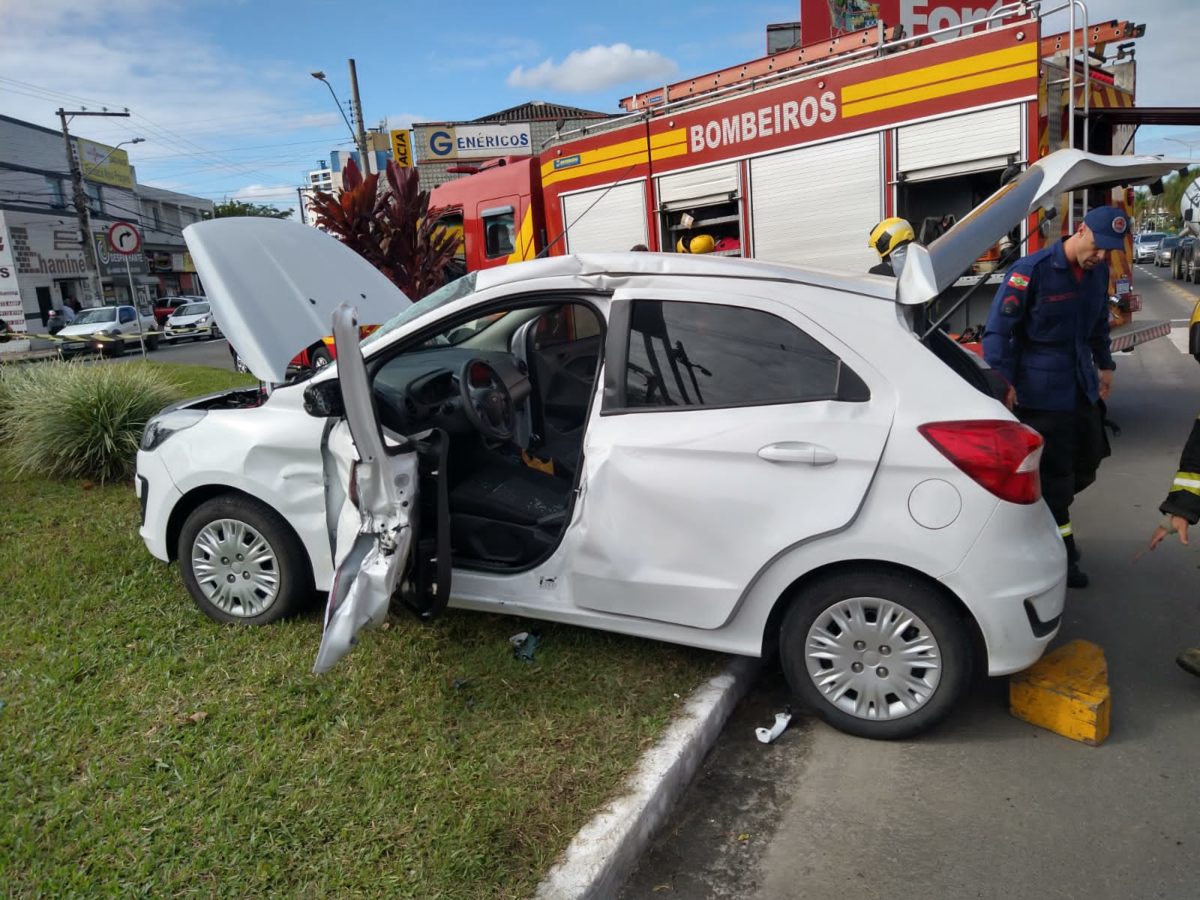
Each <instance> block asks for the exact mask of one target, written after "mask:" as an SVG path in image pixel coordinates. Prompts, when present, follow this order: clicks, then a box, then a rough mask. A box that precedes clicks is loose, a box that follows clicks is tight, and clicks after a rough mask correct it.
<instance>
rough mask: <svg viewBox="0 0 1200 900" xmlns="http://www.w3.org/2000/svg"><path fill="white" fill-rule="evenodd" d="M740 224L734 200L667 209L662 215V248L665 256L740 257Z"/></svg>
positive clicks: (735, 200)
mask: <svg viewBox="0 0 1200 900" xmlns="http://www.w3.org/2000/svg"><path fill="white" fill-rule="evenodd" d="M741 221H742V217H741V212H740V210H739V204H738V201H737V199H736V198H734V199H729V200H725V201H722V202H719V203H710V204H705V205H700V206H693V207H689V208H687V209H671V210H667V211H666V212H664V213H663V214H662V230H663V235H662V238H663V240H662V249H663V251H664V252H666V253H708V254H711V255H714V256H741V255H742V224H741Z"/></svg>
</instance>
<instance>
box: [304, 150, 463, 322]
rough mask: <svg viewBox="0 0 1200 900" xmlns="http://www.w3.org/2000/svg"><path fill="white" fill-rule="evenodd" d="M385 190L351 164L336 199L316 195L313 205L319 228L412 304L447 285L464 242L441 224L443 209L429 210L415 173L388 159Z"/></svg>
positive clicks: (375, 178) (320, 193) (372, 176)
mask: <svg viewBox="0 0 1200 900" xmlns="http://www.w3.org/2000/svg"><path fill="white" fill-rule="evenodd" d="M384 177H385V179H386V186H385V187H384V188H383V190H382V191H380V187H379V175H378V174H376V173H371V174H369V175H367V176H366V177H365V178H364V177H363V176H362V174H361V173H360V172H359V170H358V167H357V166H356V165H355V164H354V162H353V161H351V162H350V163H348V164H347V166H346V168H345V169H344V170H343V172H342V187H341V189H340V190H338V192H337V193H336V194H328V193H325V192H324V191H317V192H316V193H315V194H314V199H313V201H312V203H311V204H310V206H311V208H312V211H313V214H314V216H315V221H316V223H317V225H318V226H319V227H321V228H324V229H325V230H326V231H328V232H329V233H330V234H332V235H334V236H335V237H337V238H338V239H339V240H340V241H342V242H343V243H344V244H346V246H348V247H350V248H351V249H352V250H354V251H355V252H357V253H358V254H359V255H361V256H362V257H363V258H364V259H366V260H367V261H368V262H369V263H371V265H373V266H375V268H377V269H379V271H381V272H382V273H383V274H384V275H386V276H387V278H388V279H389V280H390V281H391V282H392V283H393V284H395V285H396V286H397V287H398V288H400V290H402V291H403V292H404V293H405V295H406V296H407V297H408V298H409V299H411V300H419V299H420V298H422V297H424V296H425V295H426V294H429V293H431V292H432V291H435V290H437V289H438V288H439V287H441V286H442V285H443V284H444V283H445V281H446V272H447V267H448V266H449V265H450V264H451V262H452V261H453V259H454V255H455V253H456V252H457V250H458V248H459V244H460V243H461V241H462V238H461V237H460V236H459V235H458V234H455V233H454V232H451V231H450V230H448V229H447V228H445V227H443V226H442V225H439V224H438V217H439V214H440V213H441V210H440V209H430V208H429V192H428V191H423V190H421V189H420V187H419V183H418V176H417V170H416V169H411V168H407V169H406V168H401V167H400V166H398V165H396V163H395V161H394V160H388V164H387V170H386V172H385V173H384Z"/></svg>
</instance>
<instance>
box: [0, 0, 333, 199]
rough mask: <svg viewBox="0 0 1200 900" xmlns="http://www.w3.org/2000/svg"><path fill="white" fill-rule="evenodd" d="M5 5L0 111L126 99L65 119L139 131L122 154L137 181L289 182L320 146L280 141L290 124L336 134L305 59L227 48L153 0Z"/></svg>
mask: <svg viewBox="0 0 1200 900" xmlns="http://www.w3.org/2000/svg"><path fill="white" fill-rule="evenodd" d="M0 4H3V0H0ZM8 6H9V5H5V12H4V14H3V16H0V18H3V20H4V28H3V29H0V79H2V80H0V97H2V98H3V104H2V108H0V112H3V113H4V114H6V115H10V116H13V117H15V118H18V119H23V120H25V121H29V122H34V123H37V124H39V125H44V126H47V127H50V128H54V129H56V130H57V128H58V127H59V120H58V116H57V115H55V110H56V109H57V108H58V107H60V106H63V107H66V108H67V109H81V108H86V109H88V110H98V109H100V108H101V107H107V108H109V109H112V110H122V109H128V110H129V111H130V113H131V115H130V117H129V118H87V117H79V118H76V119H74V121H73V122H72V123H71V132H72V134H75V135H77V136H79V137H85V138H89V139H92V140H97V141H101V142H103V143H108V144H116V143H117V142H120V141H125V140H128V139H129V138H131V137H134V136H137V137H142V138H144V139H145V143H142V144H139V146H138V147H137V148H132V149H133V152H132V153H130V159H131V161H132V162H133V163H134V165H135V166H137V168H138V175H139V178H140V179H141V180H142V181H144V182H146V183H150V184H162V185H164V186H166V185H170V186H171V188H172V189H174V190H178V191H181V192H184V193H196V194H199V195H201V196H208V197H212V196H214V195H217V196H219V195H221V194H223V193H225V192H228V193H229V194H231V195H232V194H233V193H234V191H236V190H238V189H239V188H240V187H241V186H242V185H244V184H245V183H246V182H255V183H257V184H259V185H262V184H272V183H277V182H283V181H287V180H289V179H295V180H296V181H299V180H300V177H301V176H300V172H301V171H302V170H304V169H305V168H311V167H312V162H311V160H310V157H311V158H312V159H315V158H316V157H317V154H318V153H320V152H324V151H323V150H321V149H320V148H319V143H318V141H317V140H313V141H311V142H310V146H311V147H312V148H313V149H309V150H298V149H291V147H292V146H295V145H296V142H297V141H298V136H297V132H306V134H305V133H302V134H300V135H299V137H310V138H324V137H328V138H329V139H330V142H331V143H332V142H333V141H334V140H335V136H336V138H337V139H344V137H343V133H344V129H345V126H344V123H343V121H342V119H341V117H340V116H339V114H338V112H337V110H336V109H334V108H333V103H332V100H331V99H330V98H329V97H328V96H327V95H326V94H324V93H323V91H324V89H323V88H322V87H321V86H320V85H317V84H314V82H313V81H312V79H311V77H310V76H309V75H308V72H307V70H303V69H298V68H297V67H295V66H287V67H281V66H280V65H279V64H277V63H276V62H274V61H272V60H270V59H269V58H263V59H255V60H249V59H244V58H239V57H238V56H236V55H234V54H232V53H230V52H228V51H226V50H225V49H224V48H222V47H221V46H219V45H218V44H217V43H215V42H214V41H212V40H211V39H209V38H208V37H207V36H206V35H204V34H203V33H199V32H197V31H196V30H195V29H189V28H188V27H187V26H186V25H185V24H184V23H183V21H182V19H181V18H180V17H177V16H174V15H173V6H174V4H171V3H168V2H164V0H130V2H128V3H121V4H118V5H116V6H103V5H101V6H97V5H96V4H94V3H87V2H86V0H39V2H38V3H33V4H11V6H12V8H11V9H9V8H8ZM48 59H50V60H53V65H47V64H46V60H48ZM268 136H269V137H268ZM264 138H266V140H264ZM269 141H274V142H275V143H276V144H277V145H278V147H279V148H280V149H277V150H276V151H274V153H272V152H271V151H270V150H269V149H267V148H261V149H259V151H258V152H256V153H255V154H254V156H253V157H250V156H248V155H247V154H246V153H237V152H232V151H231V150H228V149H226V148H235V147H237V146H238V145H242V144H252V145H264V144H268V142H269ZM284 147H287V148H288V149H287V150H283V149H282V148H284ZM140 158H145V160H146V162H145V163H144V164H143V163H142V162H141V161H140Z"/></svg>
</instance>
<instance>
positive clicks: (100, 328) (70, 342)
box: [58, 306, 159, 356]
mask: <svg viewBox="0 0 1200 900" xmlns="http://www.w3.org/2000/svg"><path fill="white" fill-rule="evenodd" d="M58 338H59V341H60V343H59V345H58V349H59V352H60V353H61V354H62V355H63V356H74V355H76V354H79V353H103V354H104V355H105V356H120V355H121V354H123V353H124V352H125V351H126V349H133V350H136V349H140V347H141V343H140V342H141V341H143V340H144V341H145V342H146V349H147V350H157V349H158V340H159V338H158V326H157V324H156V323H155V321H154V316H152V315H150V314H149V313H140V314H139V312H138V310H137V309H136V308H135V307H133V306H95V307H91V308H89V309H85V310H81V311H80V312H78V313H76V314H75V321H73V322H72V323H71V324H70V325H66V326H64V327H63V329H62V330H61V331H59V332H58Z"/></svg>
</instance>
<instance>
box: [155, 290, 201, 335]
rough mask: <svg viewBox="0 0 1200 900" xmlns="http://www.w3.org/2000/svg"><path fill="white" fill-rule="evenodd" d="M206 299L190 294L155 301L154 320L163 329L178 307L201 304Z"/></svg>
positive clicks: (160, 298)
mask: <svg viewBox="0 0 1200 900" xmlns="http://www.w3.org/2000/svg"><path fill="white" fill-rule="evenodd" d="M204 299H205V298H204V297H198V296H193V295H190V294H180V295H172V296H169V297H159V298H158V299H157V300H155V301H154V318H155V320H156V321H157V322H158V325H159V327H160V328H161V327H163V326H164V325H166V324H167V319H168V318H170V316H171V314H172V313H173V312H175V310H176V308H177V307H180V306H186V305H187V304H189V303H200V302H203V301H204Z"/></svg>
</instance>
